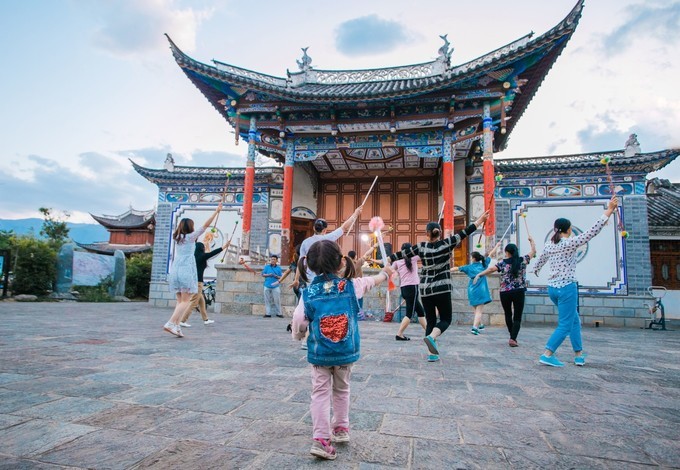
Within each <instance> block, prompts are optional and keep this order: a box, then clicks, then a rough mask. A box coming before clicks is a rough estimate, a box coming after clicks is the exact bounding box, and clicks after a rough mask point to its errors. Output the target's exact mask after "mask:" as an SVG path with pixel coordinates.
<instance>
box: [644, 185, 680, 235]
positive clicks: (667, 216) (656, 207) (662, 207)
mask: <svg viewBox="0 0 680 470" xmlns="http://www.w3.org/2000/svg"><path fill="white" fill-rule="evenodd" d="M648 185H652V186H654V191H653V192H650V191H649V190H648V191H647V220H648V221H649V227H650V233H651V234H653V232H654V231H655V230H654V229H655V228H659V229H668V228H675V229H676V230H677V231H678V232H680V183H671V182H670V181H668V180H659V179H658V178H655V179H653V180H651V181H649V182H648ZM648 188H649V186H648Z"/></svg>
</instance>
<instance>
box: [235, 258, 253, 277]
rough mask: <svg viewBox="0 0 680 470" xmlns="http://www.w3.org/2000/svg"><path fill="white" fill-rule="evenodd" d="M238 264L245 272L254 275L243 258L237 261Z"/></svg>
mask: <svg viewBox="0 0 680 470" xmlns="http://www.w3.org/2000/svg"><path fill="white" fill-rule="evenodd" d="M238 264H240V265H241V266H243V267H244V268H246V271H248V272H250V273H253V274H255V270H254V269H253V268H251V267H250V266H248V263H246V260H244V259H243V258H241V259H240V260H238Z"/></svg>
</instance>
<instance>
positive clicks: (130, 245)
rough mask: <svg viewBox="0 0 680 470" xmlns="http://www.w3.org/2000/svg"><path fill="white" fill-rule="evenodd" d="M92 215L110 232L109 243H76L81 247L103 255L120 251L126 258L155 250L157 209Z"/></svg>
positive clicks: (131, 209)
mask: <svg viewBox="0 0 680 470" xmlns="http://www.w3.org/2000/svg"><path fill="white" fill-rule="evenodd" d="M90 215H91V216H92V218H93V219H94V220H96V221H97V222H98V223H99V224H100V225H102V226H103V227H104V228H106V230H107V231H108V232H109V241H108V242H104V241H102V242H96V243H77V242H76V244H77V245H78V246H79V247H81V248H84V249H86V250H87V251H90V252H92V253H98V254H101V255H113V254H114V253H115V252H116V250H120V251H122V252H123V253H124V254H125V256H129V255H131V254H133V253H143V252H145V251H151V249H152V248H153V242H154V230H155V227H156V210H155V209H150V210H147V211H140V210H136V209H133V208H132V207H130V210H128V211H127V212H125V213H123V214H120V215H94V214H90Z"/></svg>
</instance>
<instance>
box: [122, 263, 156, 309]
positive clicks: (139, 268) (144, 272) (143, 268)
mask: <svg viewBox="0 0 680 470" xmlns="http://www.w3.org/2000/svg"><path fill="white" fill-rule="evenodd" d="M152 259H153V255H152V254H151V253H138V254H134V255H132V256H130V258H129V259H128V260H127V261H126V263H125V264H126V266H125V297H128V298H130V299H140V298H144V299H148V298H149V283H150V282H151V262H152Z"/></svg>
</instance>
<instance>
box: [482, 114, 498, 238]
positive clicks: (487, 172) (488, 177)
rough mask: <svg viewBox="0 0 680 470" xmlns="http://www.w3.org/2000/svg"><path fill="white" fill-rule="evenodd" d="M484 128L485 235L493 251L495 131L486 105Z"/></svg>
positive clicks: (494, 233) (494, 227)
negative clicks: (486, 214)
mask: <svg viewBox="0 0 680 470" xmlns="http://www.w3.org/2000/svg"><path fill="white" fill-rule="evenodd" d="M482 126H483V139H484V141H483V144H484V146H483V159H484V163H483V166H482V170H483V172H484V209H485V210H488V211H489V218H488V219H487V221H486V225H485V227H486V228H485V229H484V235H486V245H487V246H486V248H487V249H491V248H492V247H493V245H495V244H496V237H495V235H496V198H495V197H494V192H495V189H496V179H495V176H494V168H493V130H492V129H491V106H490V105H489V103H484V119H483V120H482Z"/></svg>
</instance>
